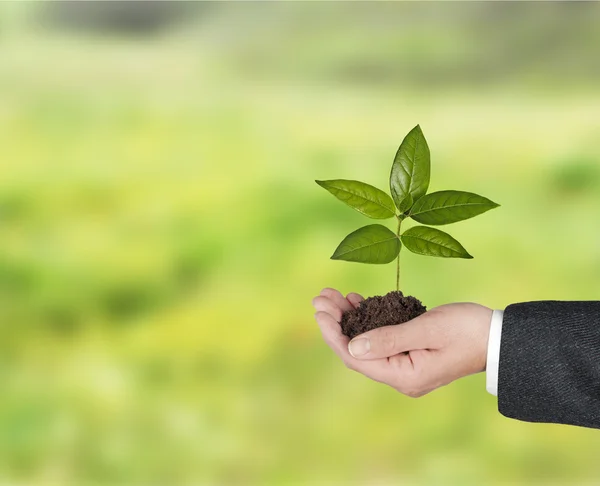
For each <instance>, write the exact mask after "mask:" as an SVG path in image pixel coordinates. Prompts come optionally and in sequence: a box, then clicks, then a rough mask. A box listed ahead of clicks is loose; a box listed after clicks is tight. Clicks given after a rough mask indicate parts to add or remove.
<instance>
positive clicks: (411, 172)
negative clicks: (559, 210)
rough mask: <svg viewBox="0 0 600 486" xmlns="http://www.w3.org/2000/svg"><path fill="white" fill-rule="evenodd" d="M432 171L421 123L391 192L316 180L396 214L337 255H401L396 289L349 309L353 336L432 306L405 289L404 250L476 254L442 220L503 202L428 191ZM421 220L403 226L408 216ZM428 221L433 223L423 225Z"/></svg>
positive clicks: (368, 211) (379, 213)
mask: <svg viewBox="0 0 600 486" xmlns="http://www.w3.org/2000/svg"><path fill="white" fill-rule="evenodd" d="M430 172H431V164H430V153H429V146H428V145H427V141H426V140H425V136H424V135H423V132H422V130H421V127H420V126H419V125H417V126H416V127H415V128H413V129H412V130H411V131H410V132H409V133H408V135H406V137H405V138H404V140H403V141H402V143H401V144H400V148H399V149H398V151H397V153H396V156H395V157H394V162H393V164H392V170H391V174H390V193H391V197H390V195H388V194H387V193H386V192H384V191H382V190H381V189H377V188H376V187H373V186H371V185H369V184H366V183H364V182H359V181H354V180H345V179H335V180H328V181H316V183H317V184H319V185H320V186H321V187H323V188H325V189H327V190H328V191H329V192H330V193H331V194H333V195H334V196H335V197H336V198H338V199H339V200H340V201H342V202H344V203H345V204H347V205H348V206H350V207H351V208H353V209H355V210H357V211H359V212H360V213H362V214H364V215H365V216H367V217H369V218H372V219H392V218H394V219H395V220H396V225H395V231H392V230H390V229H389V228H387V227H386V226H383V225H382V224H370V225H367V226H363V227H362V228H359V229H357V230H356V231H354V232H352V233H350V234H349V235H348V236H346V238H344V240H343V241H342V242H341V243H340V244H339V246H338V247H337V248H336V250H335V251H334V253H333V255H332V256H331V258H332V259H333V260H345V261H349V262H358V263H373V264H384V263H391V262H393V261H394V260H395V261H396V291H395V292H390V293H389V294H387V295H386V296H384V297H379V296H376V297H371V298H369V299H366V300H365V301H363V302H362V303H361V305H360V306H359V307H358V308H357V309H356V310H355V311H350V312H346V313H344V316H343V318H342V322H341V325H342V331H343V332H344V334H346V335H347V336H349V337H351V338H352V337H354V336H355V335H358V334H361V333H362V332H365V331H367V330H370V329H373V328H375V327H380V326H386V325H391V324H399V323H402V322H406V321H408V320H410V319H413V318H414V317H417V316H418V315H420V314H422V313H423V312H425V311H426V309H425V307H424V306H423V305H422V304H421V302H420V301H418V300H417V299H415V298H414V297H412V296H409V297H405V296H404V295H403V294H402V292H400V250H401V249H402V247H405V248H406V249H407V250H409V251H411V252H413V253H417V254H419V255H425V256H435V257H442V258H473V257H472V256H471V255H470V254H469V252H468V251H467V250H465V248H464V247H463V246H462V245H461V244H460V243H459V242H458V241H457V240H456V239H454V238H453V237H452V236H450V235H449V234H448V233H445V232H443V231H440V230H439V229H437V228H432V227H431V226H439V225H445V224H450V223H456V222H457V221H463V220H465V219H469V218H472V217H474V216H477V215H479V214H482V213H484V212H486V211H489V210H490V209H493V208H496V207H498V206H499V205H498V204H496V203H495V202H493V201H490V200H489V199H487V198H485V197H483V196H479V195H477V194H473V193H472V192H464V191H452V190H445V191H437V192H432V193H429V194H427V190H428V189H429V178H430ZM409 218H410V219H412V220H414V221H416V222H417V223H421V224H420V225H417V226H412V227H410V228H408V229H406V230H405V231H402V224H403V222H404V221H405V220H406V219H409ZM423 225H427V226H423Z"/></svg>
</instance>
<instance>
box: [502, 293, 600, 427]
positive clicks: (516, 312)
mask: <svg viewBox="0 0 600 486" xmlns="http://www.w3.org/2000/svg"><path fill="white" fill-rule="evenodd" d="M498 409H499V410H500V412H501V413H502V414H503V415H505V416H507V417H510V418H515V419H519V420H525V421H528V422H552V423H560V424H570V425H579V426H584V427H594V428H600V302H595V301H594V302H592V301H590V302H558V301H542V302H525V303H521V304H513V305H510V306H508V307H507V308H506V310H505V312H504V320H503V324H502V339H501V341H500V368H499V370H498Z"/></svg>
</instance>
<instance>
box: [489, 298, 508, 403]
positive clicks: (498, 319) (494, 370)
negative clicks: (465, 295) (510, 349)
mask: <svg viewBox="0 0 600 486" xmlns="http://www.w3.org/2000/svg"><path fill="white" fill-rule="evenodd" d="M503 317H504V311H501V310H495V311H494V312H493V313H492V322H491V323H490V337H489V340H488V351H487V363H486V367H485V374H486V379H485V388H486V390H487V391H488V393H491V394H492V395H495V396H498V369H499V367H500V339H501V338H502V319H503Z"/></svg>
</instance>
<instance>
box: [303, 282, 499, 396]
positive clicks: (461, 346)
mask: <svg viewBox="0 0 600 486" xmlns="http://www.w3.org/2000/svg"><path fill="white" fill-rule="evenodd" d="M362 300H363V297H361V296H360V295H359V294H355V293H350V294H348V295H347V296H346V297H344V296H343V295H342V294H341V293H340V292H339V291H337V290H335V289H330V288H325V289H323V290H322V291H321V293H320V294H319V295H318V296H317V297H315V298H314V299H313V301H312V304H313V307H314V308H315V310H316V311H317V312H316V313H315V320H316V321H317V324H318V325H319V328H320V329H321V333H322V334H323V339H324V340H325V342H326V343H327V345H328V346H329V347H330V348H331V349H332V350H333V351H334V352H335V354H337V355H338V356H339V357H340V359H341V360H342V362H343V363H344V364H345V365H346V367H347V368H349V369H351V370H353V371H356V372H358V373H361V374H363V375H365V376H366V377H368V378H370V379H372V380H375V381H378V382H380V383H385V384H387V385H389V386H391V387H392V388H394V389H396V390H397V391H399V392H400V393H402V394H404V395H407V396H409V397H413V398H417V397H421V396H423V395H426V394H427V393H429V392H431V391H433V390H435V389H436V388H439V387H441V386H444V385H447V384H449V383H451V382H453V381H454V380H457V379H459V378H462V377H463V376H468V375H471V374H474V373H479V372H481V371H485V363H486V357H487V343H488V338H489V332H490V322H491V318H492V310H491V309H488V308H487V307H484V306H482V305H479V304H473V303H456V304H446V305H442V306H439V307H436V308H434V309H431V310H430V311H428V312H426V313H425V314H423V315H422V316H419V317H417V318H416V319H413V320H412V321H409V322H406V323H404V324H400V325H396V326H385V327H381V328H379V329H374V330H372V331H369V332H366V333H364V334H361V335H360V336H356V337H355V338H354V339H353V340H352V341H350V340H349V339H348V337H346V336H344V335H343V334H342V331H341V328H340V325H339V322H340V320H341V318H342V313H343V312H344V311H346V310H351V309H352V308H353V307H356V306H358V305H359V303H360V302H361V301H362ZM365 339H366V341H365Z"/></svg>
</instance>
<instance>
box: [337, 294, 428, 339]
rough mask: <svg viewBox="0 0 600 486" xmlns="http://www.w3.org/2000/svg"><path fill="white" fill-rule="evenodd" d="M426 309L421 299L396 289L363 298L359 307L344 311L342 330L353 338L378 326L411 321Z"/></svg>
mask: <svg viewBox="0 0 600 486" xmlns="http://www.w3.org/2000/svg"><path fill="white" fill-rule="evenodd" d="M426 311H427V309H426V308H425V306H424V305H423V304H421V301H420V300H418V299H415V298H414V297H413V296H408V297H405V296H404V294H403V293H402V292H400V291H399V290H394V291H393V292H390V293H389V294H386V295H384V296H383V297H381V296H379V295H376V296H375V297H369V298H368V299H365V300H363V301H362V302H361V303H360V305H359V306H358V308H356V309H354V310H351V311H346V312H344V314H343V316H342V322H341V323H340V324H341V326H342V332H343V333H344V334H345V335H346V336H348V337H349V338H350V339H352V338H353V337H355V336H358V335H359V334H362V333H363V332H367V331H370V330H371V329H375V328H377V327H383V326H393V325H395V324H402V323H403V322H407V321H410V320H411V319H414V318H415V317H418V316H420V315H421V314H423V313H425V312H426Z"/></svg>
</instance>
